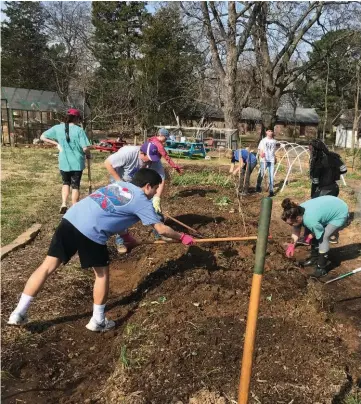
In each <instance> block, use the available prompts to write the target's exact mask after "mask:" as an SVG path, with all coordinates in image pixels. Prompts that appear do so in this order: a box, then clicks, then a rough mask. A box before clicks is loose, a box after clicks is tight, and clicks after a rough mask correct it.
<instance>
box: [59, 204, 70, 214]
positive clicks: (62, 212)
mask: <svg viewBox="0 0 361 404" xmlns="http://www.w3.org/2000/svg"><path fill="white" fill-rule="evenodd" d="M67 210H68V208H67V207H66V206H62V207H61V208H60V210H59V214H60V215H64V214H65V213H66V212H67Z"/></svg>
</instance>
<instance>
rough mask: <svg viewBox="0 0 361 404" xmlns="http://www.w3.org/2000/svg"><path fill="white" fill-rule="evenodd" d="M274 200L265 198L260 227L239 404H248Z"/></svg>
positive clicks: (262, 205)
mask: <svg viewBox="0 0 361 404" xmlns="http://www.w3.org/2000/svg"><path fill="white" fill-rule="evenodd" d="M271 212H272V199H271V198H263V199H262V204H261V217H260V221H259V225H258V236H257V245H256V257H255V264H254V270H253V279H252V287H251V296H250V299H249V306H248V316H247V326H246V335H245V339H244V347H243V358H242V367H241V376H240V382H239V393H238V404H247V403H248V396H249V387H250V384H251V375H252V362H253V353H254V346H255V340H256V331H257V318H258V308H259V301H260V297H261V284H262V276H263V270H264V261H265V257H266V250H267V241H268V232H269V225H270V221H271Z"/></svg>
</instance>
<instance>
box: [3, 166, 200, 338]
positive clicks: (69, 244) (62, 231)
mask: <svg viewBox="0 0 361 404" xmlns="http://www.w3.org/2000/svg"><path fill="white" fill-rule="evenodd" d="M161 182H162V178H161V176H160V175H159V174H158V173H157V172H156V171H154V170H151V169H148V168H142V169H140V170H139V171H138V172H137V173H136V174H135V175H134V177H133V181H132V183H127V182H121V181H119V182H116V183H113V184H109V185H108V186H106V187H103V188H100V189H98V190H96V191H95V192H93V193H92V194H91V195H89V196H88V197H86V198H84V199H82V200H81V201H80V202H78V203H77V204H76V205H74V206H72V207H71V208H70V209H69V211H68V212H67V213H66V215H64V217H63V219H62V220H61V222H60V224H59V226H58V228H57V229H56V230H55V233H54V235H53V238H52V240H51V243H50V247H49V250H48V254H47V256H46V258H45V260H44V262H43V263H42V264H41V265H40V267H39V268H38V269H37V270H36V271H35V272H33V274H32V275H31V276H30V278H29V279H28V281H27V283H26V285H25V288H24V292H23V294H22V295H21V298H20V301H19V303H18V305H17V307H16V309H15V310H14V311H13V312H12V313H11V315H10V318H9V321H8V324H10V325H23V324H25V323H26V322H27V311H28V308H29V306H30V304H31V302H32V300H33V299H34V297H35V296H36V295H37V294H38V293H39V291H40V290H41V289H42V287H43V285H44V283H45V281H46V280H47V278H48V277H49V276H50V275H51V274H52V273H53V272H54V271H55V270H56V269H57V268H58V267H59V266H60V265H61V264H62V263H63V264H64V265H65V264H66V263H67V262H68V261H69V260H70V259H71V257H72V256H73V255H74V254H75V253H76V252H78V255H79V259H80V264H81V267H82V268H93V270H94V273H95V282H94V294H93V296H94V305H93V316H92V318H91V319H90V321H89V323H88V324H87V325H86V328H87V329H88V330H90V331H108V330H109V329H111V328H113V327H114V326H115V323H114V321H112V320H108V319H107V318H105V314H104V311H105V303H106V300H107V297H108V291H109V253H108V249H107V245H106V243H107V240H108V239H109V237H110V236H112V235H113V234H116V233H122V234H124V235H123V236H122V237H123V238H124V241H125V243H126V245H127V247H128V248H129V250H130V249H131V248H134V247H135V246H136V245H137V242H136V240H135V239H134V238H133V237H132V236H131V235H130V234H129V233H128V228H129V227H130V226H132V225H134V224H135V223H137V222H139V220H141V221H142V223H143V224H144V225H145V226H147V225H152V226H153V227H154V229H155V230H156V231H157V232H158V233H159V234H161V235H164V236H166V237H169V238H171V239H174V240H179V241H181V242H182V243H183V244H185V245H192V244H193V238H192V237H191V236H189V235H187V234H184V233H178V232H176V231H174V230H173V229H171V228H170V227H168V226H166V225H164V224H163V223H161V221H160V219H159V216H158V215H157V214H156V212H155V210H154V207H153V204H152V201H151V199H152V198H153V196H154V195H155V193H156V192H157V189H158V187H159V184H160V183H161Z"/></svg>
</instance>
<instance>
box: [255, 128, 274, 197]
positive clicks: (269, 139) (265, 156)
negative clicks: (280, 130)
mask: <svg viewBox="0 0 361 404" xmlns="http://www.w3.org/2000/svg"><path fill="white" fill-rule="evenodd" d="M276 145H277V142H276V139H274V138H273V130H272V129H268V130H267V131H266V137H265V138H263V139H262V140H261V141H260V143H259V145H258V150H259V155H260V157H261V159H260V162H261V170H260V172H259V174H258V178H257V187H256V192H262V188H261V185H262V180H263V177H264V175H265V172H266V170H268V178H269V196H270V197H272V196H274V192H273V175H274V169H275V161H276Z"/></svg>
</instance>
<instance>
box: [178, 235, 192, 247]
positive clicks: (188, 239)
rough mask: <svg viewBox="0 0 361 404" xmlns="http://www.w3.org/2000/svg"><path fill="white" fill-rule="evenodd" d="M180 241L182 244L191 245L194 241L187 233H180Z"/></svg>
mask: <svg viewBox="0 0 361 404" xmlns="http://www.w3.org/2000/svg"><path fill="white" fill-rule="evenodd" d="M181 234H182V235H181V238H180V240H181V242H182V244H184V245H192V244H193V243H194V241H193V237H191V236H190V235H189V234H185V233H181Z"/></svg>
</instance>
